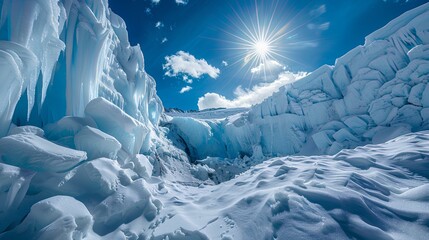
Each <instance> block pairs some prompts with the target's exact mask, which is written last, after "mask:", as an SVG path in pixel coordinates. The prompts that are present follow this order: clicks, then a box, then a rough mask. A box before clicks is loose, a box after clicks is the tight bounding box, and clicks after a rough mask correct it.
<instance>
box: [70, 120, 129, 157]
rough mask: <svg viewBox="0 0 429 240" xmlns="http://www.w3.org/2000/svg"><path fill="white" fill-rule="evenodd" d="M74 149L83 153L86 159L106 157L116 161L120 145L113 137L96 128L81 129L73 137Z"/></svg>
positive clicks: (86, 127)
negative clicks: (86, 156)
mask: <svg viewBox="0 0 429 240" xmlns="http://www.w3.org/2000/svg"><path fill="white" fill-rule="evenodd" d="M74 144H75V146H76V149H78V150H81V151H85V152H86V153H87V154H88V159H96V158H100V157H107V158H111V159H116V155H117V154H118V151H119V149H121V144H120V143H119V142H118V140H116V139H115V138H114V137H112V136H110V135H109V134H106V133H104V132H102V131H100V130H98V129H96V128H92V127H89V126H85V127H83V128H82V129H81V130H80V131H79V132H78V133H77V134H76V135H75V136H74Z"/></svg>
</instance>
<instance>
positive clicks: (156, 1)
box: [152, 0, 160, 4]
mask: <svg viewBox="0 0 429 240" xmlns="http://www.w3.org/2000/svg"><path fill="white" fill-rule="evenodd" d="M159 1H160V0H152V2H153V3H155V4H158V3H159Z"/></svg>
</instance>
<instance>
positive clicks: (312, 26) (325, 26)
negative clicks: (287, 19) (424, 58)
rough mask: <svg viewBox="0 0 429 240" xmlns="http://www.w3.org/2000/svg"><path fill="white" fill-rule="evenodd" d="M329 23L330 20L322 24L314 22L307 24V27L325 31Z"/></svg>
mask: <svg viewBox="0 0 429 240" xmlns="http://www.w3.org/2000/svg"><path fill="white" fill-rule="evenodd" d="M330 25H331V23H330V22H325V23H322V24H315V23H310V24H308V25H307V28H308V29H310V30H320V31H326V30H328V29H329V26H330Z"/></svg>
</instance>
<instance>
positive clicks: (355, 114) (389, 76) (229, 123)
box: [170, 4, 429, 159]
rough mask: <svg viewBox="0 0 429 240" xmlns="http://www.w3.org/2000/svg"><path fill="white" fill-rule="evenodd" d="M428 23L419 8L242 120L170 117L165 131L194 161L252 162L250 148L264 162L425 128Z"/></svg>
mask: <svg viewBox="0 0 429 240" xmlns="http://www.w3.org/2000/svg"><path fill="white" fill-rule="evenodd" d="M428 23H429V4H425V5H422V6H420V7H418V8H416V9H414V10H412V11H409V12H407V13H405V14H403V15H402V16H400V17H398V18H397V19H395V20H393V21H392V22H390V23H389V24H387V25H386V26H385V27H384V28H382V29H380V30H378V31H376V32H374V33H373V34H371V35H369V36H368V37H367V38H366V42H365V45H363V46H358V47H356V48H355V49H353V50H351V51H350V52H348V53H347V54H346V55H344V56H343V57H341V58H339V59H337V61H336V63H335V66H327V65H325V66H322V67H321V68H319V69H317V70H316V71H314V72H313V73H311V74H310V75H309V76H307V77H304V78H303V79H301V80H298V81H297V82H295V83H292V84H290V85H287V86H285V87H283V88H281V89H280V90H279V92H277V93H275V94H274V95H273V96H271V97H269V98H267V99H266V100H264V101H263V102H262V103H261V104H258V105H255V106H253V107H252V108H251V109H250V110H249V111H248V112H247V113H243V114H241V115H235V116H230V117H228V118H226V119H225V120H222V121H214V120H210V119H209V120H200V121H194V120H191V119H189V120H187V119H186V118H182V117H180V116H178V117H175V118H173V119H172V120H171V121H170V124H171V125H173V126H172V127H171V129H172V130H173V131H175V132H176V133H177V135H179V136H180V137H181V138H182V139H184V141H185V145H186V148H188V149H191V151H190V152H191V154H192V155H191V156H192V157H193V158H196V159H204V158H205V157H208V156H211V157H227V158H236V157H238V156H243V155H246V156H252V155H253V154H255V149H256V150H257V151H256V153H257V154H259V152H260V150H261V149H262V153H263V154H264V155H266V156H284V155H288V154H304V155H308V154H335V153H337V152H338V151H340V150H341V149H344V148H353V147H356V146H359V145H363V144H366V143H380V142H384V141H386V140H388V139H391V138H393V137H396V136H399V135H401V134H405V133H409V132H413V131H419V130H424V129H428V128H429V84H428V82H429V57H428V56H429V24H428ZM184 122H186V124H185V123H184ZM190 128H192V129H196V130H194V131H187V129H190ZM207 133H210V134H207ZM197 140H198V141H197ZM218 149H226V150H225V151H221V152H219V151H218Z"/></svg>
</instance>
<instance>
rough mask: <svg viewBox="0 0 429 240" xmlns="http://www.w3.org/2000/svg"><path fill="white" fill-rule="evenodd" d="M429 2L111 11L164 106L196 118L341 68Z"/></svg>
mask: <svg viewBox="0 0 429 240" xmlns="http://www.w3.org/2000/svg"><path fill="white" fill-rule="evenodd" d="M428 1H429V0H408V1H406V0H386V1H383V0H272V1H269V0H266V1H255V0H187V1H186V0H109V4H110V7H111V8H112V10H113V11H114V12H115V13H117V14H118V15H120V16H121V17H122V18H123V19H124V20H125V22H126V24H127V28H128V32H129V39H130V42H131V43H132V44H133V45H135V44H137V43H138V44H140V46H141V49H142V51H143V53H144V56H145V65H146V71H147V72H148V73H149V74H150V75H152V76H153V77H154V78H155V79H156V82H157V91H158V95H159V96H160V97H161V99H162V101H163V103H164V106H165V107H168V108H170V107H178V108H181V109H185V110H189V109H198V108H200V109H203V108H209V107H242V106H249V105H251V104H254V103H257V102H258V101H261V100H262V99H263V98H264V97H266V96H268V95H270V94H271V93H272V92H273V91H275V90H276V89H278V87H279V86H281V85H283V84H285V83H287V82H290V81H293V80H295V79H297V78H299V77H302V76H304V75H305V74H306V73H308V72H311V71H314V70H315V69H317V68H318V67H320V66H321V65H323V64H331V65H332V64H334V62H335V59H336V58H338V57H340V56H342V55H343V54H345V53H346V52H347V51H349V50H351V49H352V48H354V47H356V46H357V45H359V44H363V43H364V40H365V36H366V35H368V34H370V33H371V32H373V31H374V30H377V29H378V28H380V27H382V26H384V25H385V24H386V23H388V22H389V21H390V20H392V19H394V18H395V17H397V16H399V15H400V14H401V13H403V12H405V11H407V10H409V9H412V8H414V7H417V6H419V5H421V4H424V3H426V2H428ZM258 20H259V28H258ZM268 26H270V27H268ZM258 29H259V30H258ZM262 33H265V34H262ZM264 36H266V37H264ZM270 36H271V37H272V38H271V41H269V40H268V39H269V37H270Z"/></svg>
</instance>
